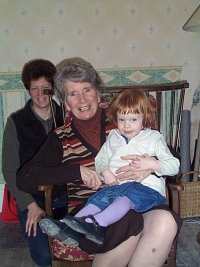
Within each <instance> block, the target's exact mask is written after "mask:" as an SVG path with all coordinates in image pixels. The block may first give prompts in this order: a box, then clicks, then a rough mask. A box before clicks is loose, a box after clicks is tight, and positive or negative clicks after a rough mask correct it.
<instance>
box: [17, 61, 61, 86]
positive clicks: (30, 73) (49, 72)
mask: <svg viewBox="0 0 200 267" xmlns="http://www.w3.org/2000/svg"><path fill="white" fill-rule="evenodd" d="M55 73H56V67H55V65H54V64H53V63H52V62H51V61H49V60H46V59H33V60H30V61H28V62H27V63H25V64H24V66H23V69H22V75H21V79H22V82H23V84H24V86H25V88H26V89H27V90H30V84H31V81H33V80H37V79H39V78H42V77H44V78H45V79H46V80H47V81H48V82H49V83H51V85H52V88H53V87H54V75H55Z"/></svg>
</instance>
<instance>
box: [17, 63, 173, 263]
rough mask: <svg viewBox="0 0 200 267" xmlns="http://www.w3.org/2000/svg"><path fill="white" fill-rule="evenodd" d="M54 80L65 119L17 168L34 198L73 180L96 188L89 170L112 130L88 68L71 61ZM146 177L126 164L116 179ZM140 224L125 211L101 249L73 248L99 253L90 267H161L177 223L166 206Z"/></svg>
mask: <svg viewBox="0 0 200 267" xmlns="http://www.w3.org/2000/svg"><path fill="white" fill-rule="evenodd" d="M55 81H56V86H57V90H58V95H59V97H60V99H61V101H62V102H64V105H65V108H66V110H67V111H68V112H70V118H71V119H70V121H69V122H68V123H66V124H65V125H63V126H62V127H60V128H58V129H56V130H55V131H54V132H53V133H51V134H50V135H49V138H48V140H47V141H46V143H45V144H44V146H43V147H42V149H41V150H40V151H39V153H38V154H37V155H36V156H35V157H34V158H33V159H32V160H31V161H29V162H28V163H26V164H25V165H24V166H23V167H22V168H21V170H20V171H19V172H18V177H17V184H18V187H19V188H20V189H21V190H24V191H26V192H31V193H34V192H35V191H37V187H38V185H41V184H62V183H68V182H73V180H75V179H77V178H78V179H80V180H81V179H82V181H83V183H84V184H85V185H87V186H88V187H90V188H93V189H97V188H98V187H99V186H100V181H99V179H98V177H97V175H96V173H95V171H94V170H92V167H93V166H94V157H95V155H96V154H97V152H98V150H99V149H100V147H101V145H102V144H103V143H104V141H105V139H106V135H107V134H108V133H109V131H110V129H112V127H113V126H112V125H111V124H110V122H109V121H108V119H107V117H106V114H105V112H104V110H102V109H101V108H100V107H99V103H100V95H99V91H98V89H99V87H100V86H101V79H100V77H99V76H98V74H97V72H96V71H95V69H94V68H93V66H92V65H91V64H90V63H88V62H87V61H85V60H83V59H81V58H71V59H67V60H64V61H63V62H61V63H60V64H59V66H58V71H57V75H56V79H55ZM128 158H129V159H131V156H129V157H128ZM86 166H87V167H86ZM150 172H151V170H149V172H148V173H145V172H144V171H142V170H140V171H137V173H136V172H134V170H133V169H132V167H131V166H129V165H127V166H125V167H122V168H120V169H119V170H118V173H119V174H118V178H119V179H122V180H123V179H127V178H132V179H133V178H134V179H137V178H138V177H140V179H141V176H142V177H145V176H147V175H149V173H150ZM138 218H139V219H138ZM143 219H144V228H143V230H142V231H141V229H142V227H140V226H139V223H137V222H138V220H139V221H140V222H141V223H142V221H141V220H140V216H138V215H137V214H136V213H134V212H133V211H130V212H129V213H128V214H127V215H126V216H125V217H124V218H123V219H121V220H120V221H119V222H117V223H115V224H113V225H111V226H110V227H109V228H108V230H107V232H106V235H105V243H104V244H103V247H101V248H99V247H98V246H96V247H95V244H91V243H92V242H91V241H89V240H86V239H84V238H83V239H84V240H82V241H81V240H80V243H79V245H80V247H81V248H83V249H84V250H86V251H88V252H93V253H96V252H101V254H97V256H96V257H95V259H94V262H93V266H96V267H100V266H107V267H108V266H116V267H117V266H119V267H122V266H126V265H129V266H131V267H135V266H137V267H138V266H140V267H146V266H148V267H149V266H155V267H156V266H157V267H159V266H162V264H163V263H164V261H165V260H166V258H167V256H168V253H169V250H170V248H171V245H172V242H173V240H174V237H175V236H176V233H177V228H178V225H177V220H176V218H175V217H174V215H172V213H171V212H170V211H169V210H168V209H167V208H166V207H156V208H154V209H153V210H149V211H148V212H146V213H144V214H143ZM133 220H135V221H134V222H133ZM135 222H136V223H135ZM33 223H34V222H33ZM136 226H137V227H136ZM30 227H31V226H30ZM119 230H120V231H119ZM114 233H115V234H114ZM120 243H121V244H120Z"/></svg>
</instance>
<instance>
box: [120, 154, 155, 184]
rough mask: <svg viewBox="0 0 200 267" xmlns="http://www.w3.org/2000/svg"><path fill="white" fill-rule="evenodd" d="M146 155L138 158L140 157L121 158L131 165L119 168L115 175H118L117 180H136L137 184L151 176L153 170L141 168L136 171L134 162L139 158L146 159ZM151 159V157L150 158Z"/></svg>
mask: <svg viewBox="0 0 200 267" xmlns="http://www.w3.org/2000/svg"><path fill="white" fill-rule="evenodd" d="M144 157H146V155H143V156H138V155H127V156H123V157H121V159H123V160H128V161H129V162H130V163H129V164H128V165H125V166H123V167H121V168H119V169H118V170H117V171H116V172H115V173H116V174H117V176H116V177H117V179H118V180H120V181H124V180H135V181H137V182H141V181H142V180H143V179H145V178H146V177H147V176H149V175H150V174H151V173H152V172H153V169H147V168H145V167H144V168H142V166H141V168H140V169H136V168H135V167H134V166H133V164H134V161H135V160H137V159H138V158H144ZM148 157H149V156H148Z"/></svg>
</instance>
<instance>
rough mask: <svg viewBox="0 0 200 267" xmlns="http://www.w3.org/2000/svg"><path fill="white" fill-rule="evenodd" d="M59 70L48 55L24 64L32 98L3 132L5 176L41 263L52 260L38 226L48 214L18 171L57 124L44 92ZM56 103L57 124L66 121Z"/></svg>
mask: <svg viewBox="0 0 200 267" xmlns="http://www.w3.org/2000/svg"><path fill="white" fill-rule="evenodd" d="M55 72H56V68H55V66H54V64H53V63H51V62H50V61H49V60H45V59H34V60H31V61H28V62H27V63H26V64H25V65H24V67H23V70H22V75H21V76H22V82H23V84H24V86H25V88H26V90H27V91H28V94H29V95H30V99H29V100H28V102H27V103H26V105H25V106H24V107H23V108H22V109H20V110H18V111H16V112H14V113H12V114H11V115H10V116H9V117H8V119H7V123H6V126H5V130H4V136H3V150H2V170H3V174H4V178H5V181H6V183H7V185H8V188H9V190H10V192H11V193H12V195H13V196H14V197H15V199H16V203H17V208H18V216H19V220H20V223H21V225H22V228H23V231H24V233H26V237H27V240H28V245H29V249H30V253H31V256H32V258H33V260H34V261H35V262H36V263H37V264H38V266H50V264H51V256H50V253H49V248H48V239H47V237H46V235H44V234H43V233H42V232H41V230H40V228H39V227H37V223H38V221H39V219H40V218H41V217H43V216H44V215H45V212H44V208H43V200H42V197H41V196H40V194H39V193H37V194H35V195H33V194H28V193H25V192H23V191H21V190H19V189H18V188H17V186H16V173H17V171H18V170H19V168H20V167H21V166H22V165H24V164H25V162H27V161H29V160H30V159H31V158H32V157H33V156H34V155H35V154H36V153H37V152H38V150H39V148H40V147H41V145H42V144H43V143H44V142H45V140H46V138H47V135H48V133H49V132H50V131H51V130H52V129H53V128H54V120H53V117H52V113H51V108H50V101H49V96H48V95H46V94H44V92H45V90H46V91H52V90H53V89H54V75H55ZM52 105H53V108H54V111H55V119H56V122H57V125H58V126H60V125H61V124H63V119H62V112H61V109H60V107H59V106H58V105H57V104H56V102H55V101H53V104H52ZM30 225H31V227H30Z"/></svg>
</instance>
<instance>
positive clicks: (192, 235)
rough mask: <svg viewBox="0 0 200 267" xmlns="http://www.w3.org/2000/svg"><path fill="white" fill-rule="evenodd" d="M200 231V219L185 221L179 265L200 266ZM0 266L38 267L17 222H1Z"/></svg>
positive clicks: (182, 266) (178, 253)
mask: <svg viewBox="0 0 200 267" xmlns="http://www.w3.org/2000/svg"><path fill="white" fill-rule="evenodd" d="M198 231H200V220H197V221H196V222H185V221H184V223H183V227H182V229H181V233H180V235H179V239H178V251H177V267H200V245H199V244H198V243H197V242H196V234H197V232H198ZM0 266H1V267H36V265H35V264H34V263H33V262H32V260H31V258H30V256H29V251H28V249H27V245H26V242H25V241H24V239H23V237H22V234H21V231H20V227H19V225H17V224H4V223H1V222H0ZM102 267H103V266H102ZM138 267H139V266H138Z"/></svg>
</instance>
